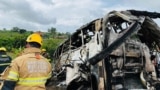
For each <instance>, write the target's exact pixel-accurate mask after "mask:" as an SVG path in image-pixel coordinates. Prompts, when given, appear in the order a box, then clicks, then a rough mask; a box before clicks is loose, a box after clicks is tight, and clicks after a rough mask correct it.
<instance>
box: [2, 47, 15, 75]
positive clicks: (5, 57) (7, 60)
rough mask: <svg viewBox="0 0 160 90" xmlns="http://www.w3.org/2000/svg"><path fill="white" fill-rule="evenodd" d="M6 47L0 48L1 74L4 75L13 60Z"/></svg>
mask: <svg viewBox="0 0 160 90" xmlns="http://www.w3.org/2000/svg"><path fill="white" fill-rule="evenodd" d="M6 51H7V49H6V48H5V47H1V48H0V73H2V72H3V71H4V70H5V69H6V67H7V66H9V64H10V63H11V60H12V58H11V57H10V56H9V55H7V53H6Z"/></svg>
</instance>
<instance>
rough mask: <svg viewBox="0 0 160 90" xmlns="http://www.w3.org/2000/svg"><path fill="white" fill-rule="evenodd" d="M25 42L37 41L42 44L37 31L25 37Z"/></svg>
mask: <svg viewBox="0 0 160 90" xmlns="http://www.w3.org/2000/svg"><path fill="white" fill-rule="evenodd" d="M26 42H37V43H38V44H40V45H41V46H42V37H41V35H40V34H38V33H33V34H31V35H29V36H28V37H27V40H26Z"/></svg>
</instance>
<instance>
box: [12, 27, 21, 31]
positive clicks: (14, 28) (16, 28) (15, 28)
mask: <svg viewBox="0 0 160 90" xmlns="http://www.w3.org/2000/svg"><path fill="white" fill-rule="evenodd" d="M11 31H13V32H18V31H19V28H18V27H13V28H12V29H11Z"/></svg>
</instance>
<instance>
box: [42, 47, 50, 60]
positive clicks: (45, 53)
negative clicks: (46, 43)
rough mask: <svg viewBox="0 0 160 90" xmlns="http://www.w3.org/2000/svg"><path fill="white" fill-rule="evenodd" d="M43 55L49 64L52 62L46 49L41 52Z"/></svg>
mask: <svg viewBox="0 0 160 90" xmlns="http://www.w3.org/2000/svg"><path fill="white" fill-rule="evenodd" d="M41 55H42V56H44V57H45V58H47V59H48V61H49V62H51V60H50V56H49V53H47V51H46V49H45V48H43V49H42V50H41Z"/></svg>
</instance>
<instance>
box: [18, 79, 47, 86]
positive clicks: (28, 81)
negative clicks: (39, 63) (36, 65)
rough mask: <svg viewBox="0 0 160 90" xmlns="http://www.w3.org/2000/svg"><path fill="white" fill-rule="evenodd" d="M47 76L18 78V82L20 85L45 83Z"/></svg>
mask: <svg viewBox="0 0 160 90" xmlns="http://www.w3.org/2000/svg"><path fill="white" fill-rule="evenodd" d="M46 80H47V77H38V78H19V81H18V84H20V85H27V86H34V85H40V84H45V83H46Z"/></svg>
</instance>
